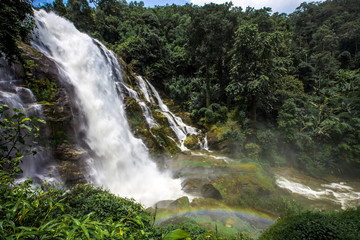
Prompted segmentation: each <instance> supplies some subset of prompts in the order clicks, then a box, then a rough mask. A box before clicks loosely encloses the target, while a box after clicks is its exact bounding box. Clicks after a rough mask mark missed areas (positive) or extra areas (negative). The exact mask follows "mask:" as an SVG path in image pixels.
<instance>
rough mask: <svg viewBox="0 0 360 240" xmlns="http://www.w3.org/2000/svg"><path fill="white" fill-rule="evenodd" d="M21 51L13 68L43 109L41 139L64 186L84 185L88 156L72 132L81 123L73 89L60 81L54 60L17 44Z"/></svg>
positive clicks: (64, 81) (79, 140) (29, 47)
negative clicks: (19, 60)
mask: <svg viewBox="0 0 360 240" xmlns="http://www.w3.org/2000/svg"><path fill="white" fill-rule="evenodd" d="M21 49H22V50H23V55H22V57H23V59H24V64H23V67H18V68H17V69H18V71H19V76H21V78H22V80H23V84H26V85H27V87H28V88H30V89H31V90H32V92H33V93H34V95H35V97H36V99H37V101H38V102H39V103H40V104H41V105H42V106H43V113H44V117H45V119H44V120H45V121H46V123H47V129H48V133H47V134H45V133H43V134H42V138H43V139H42V140H43V142H46V144H47V145H50V147H51V149H52V150H53V158H54V160H55V162H56V164H57V165H58V170H59V173H60V176H61V179H62V180H63V181H64V183H65V184H67V185H68V184H69V185H72V184H76V183H79V182H84V181H85V178H86V172H87V171H86V164H85V160H86V159H89V157H90V156H89V153H88V151H86V146H83V144H82V141H81V136H77V135H76V134H75V131H74V129H75V128H77V127H78V126H79V124H78V123H79V122H80V121H83V120H84V119H83V117H82V116H81V114H80V112H79V109H78V106H77V104H76V101H74V98H73V96H74V89H73V87H72V86H71V85H70V84H69V83H68V81H66V79H60V74H59V69H58V68H57V66H56V63H55V62H54V61H52V60H51V59H49V58H48V57H46V56H45V55H44V54H42V53H40V52H38V51H37V50H35V49H34V48H32V47H31V46H29V45H26V44H21Z"/></svg>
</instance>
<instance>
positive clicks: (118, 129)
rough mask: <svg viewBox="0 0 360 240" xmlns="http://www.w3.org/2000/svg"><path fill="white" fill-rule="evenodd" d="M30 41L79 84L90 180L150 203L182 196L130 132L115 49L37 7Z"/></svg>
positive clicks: (175, 182) (177, 185) (176, 182)
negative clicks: (35, 23) (90, 170)
mask: <svg viewBox="0 0 360 240" xmlns="http://www.w3.org/2000/svg"><path fill="white" fill-rule="evenodd" d="M35 16H36V21H37V26H38V29H37V30H36V33H35V35H36V36H38V37H36V38H34V39H33V42H32V45H33V46H34V47H35V48H36V49H38V50H39V51H41V52H43V53H44V54H45V55H47V56H48V57H49V58H52V59H53V60H54V61H55V62H56V63H57V64H58V66H59V68H61V71H60V72H61V73H63V74H64V76H63V78H64V79H68V80H69V81H70V82H71V84H72V85H73V86H74V88H75V94H76V101H77V103H78V105H79V106H80V109H81V111H82V114H83V115H84V116H85V118H86V126H85V129H86V136H85V139H84V141H85V142H86V143H87V145H88V146H89V148H90V149H91V150H92V152H94V153H95V155H96V156H94V159H93V162H92V163H91V166H90V167H91V168H92V172H91V176H92V181H93V182H94V183H95V184H97V185H100V186H103V187H105V188H107V189H109V190H110V191H111V192H113V193H115V194H119V195H120V196H123V197H131V198H135V199H136V200H138V201H140V202H141V203H143V204H145V205H147V206H149V205H151V204H154V203H155V202H157V201H159V200H164V199H175V198H178V197H180V196H183V195H184V193H183V192H182V191H181V184H180V183H181V181H180V179H172V178H171V177H170V175H168V174H166V173H162V172H160V171H159V170H158V168H157V166H156V164H155V163H154V162H153V161H152V160H151V158H150V156H149V153H148V152H147V150H146V147H145V145H144V144H143V142H142V141H141V140H139V139H137V138H135V137H134V136H133V134H132V133H131V131H130V128H129V125H128V122H127V119H126V112H125V109H124V104H123V102H122V97H123V96H121V95H122V93H121V94H120V96H119V94H118V91H119V90H118V86H119V84H120V85H123V86H125V84H123V80H122V76H121V67H120V65H119V63H118V61H117V60H116V58H115V56H114V55H113V53H112V52H110V51H109V50H107V49H106V48H105V47H104V46H103V45H102V44H101V43H99V42H98V41H96V40H94V39H92V38H90V37H89V36H88V35H86V34H84V33H81V32H79V31H78V30H77V29H76V28H75V27H74V25H73V24H72V23H70V22H69V21H67V20H65V19H63V18H60V17H58V16H57V15H55V14H54V13H46V12H45V11H42V10H40V11H35Z"/></svg>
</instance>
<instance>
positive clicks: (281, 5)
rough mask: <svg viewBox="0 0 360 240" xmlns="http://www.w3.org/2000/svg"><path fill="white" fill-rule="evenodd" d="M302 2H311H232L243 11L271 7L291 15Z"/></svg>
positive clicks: (193, 0) (216, 0)
mask: <svg viewBox="0 0 360 240" xmlns="http://www.w3.org/2000/svg"><path fill="white" fill-rule="evenodd" d="M190 2H191V3H193V4H196V5H199V6H202V5H204V4H205V3H211V2H213V3H225V2H230V0H228V1H226V0H190ZM302 2H311V1H305V0H232V3H233V4H234V5H235V6H240V7H242V8H243V10H245V9H246V7H247V6H250V7H254V8H255V9H259V8H263V7H271V8H272V11H273V12H280V13H282V12H285V13H292V12H293V11H294V10H295V9H296V8H297V7H298V6H300V4H301V3H302Z"/></svg>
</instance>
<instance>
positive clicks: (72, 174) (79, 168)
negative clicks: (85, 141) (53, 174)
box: [55, 141, 90, 186]
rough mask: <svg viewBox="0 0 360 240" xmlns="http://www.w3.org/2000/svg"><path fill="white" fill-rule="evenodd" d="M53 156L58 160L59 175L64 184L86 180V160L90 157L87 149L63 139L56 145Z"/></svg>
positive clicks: (73, 183)
mask: <svg viewBox="0 0 360 240" xmlns="http://www.w3.org/2000/svg"><path fill="white" fill-rule="evenodd" d="M55 157H56V159H57V160H58V165H59V170H60V174H61V177H62V179H63V180H64V182H65V184H66V185H70V186H71V185H75V184H77V183H84V182H86V175H87V164H86V160H87V159H89V158H90V157H89V155H88V153H87V151H85V150H84V149H82V148H81V147H79V146H78V145H75V144H70V143H68V142H67V141H65V142H63V143H62V144H60V145H58V146H57V147H56V149H55Z"/></svg>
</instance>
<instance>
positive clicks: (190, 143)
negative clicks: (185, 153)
mask: <svg viewBox="0 0 360 240" xmlns="http://www.w3.org/2000/svg"><path fill="white" fill-rule="evenodd" d="M184 145H185V147H187V148H188V149H191V150H196V149H200V144H199V138H198V136H197V135H190V136H188V137H187V138H186V139H185V142H184Z"/></svg>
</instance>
